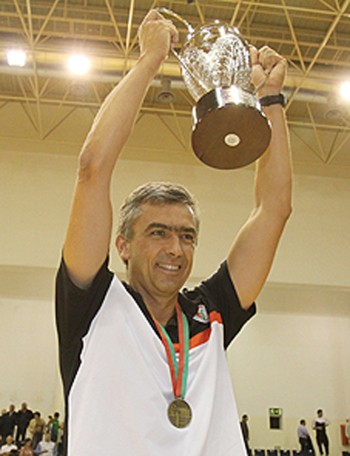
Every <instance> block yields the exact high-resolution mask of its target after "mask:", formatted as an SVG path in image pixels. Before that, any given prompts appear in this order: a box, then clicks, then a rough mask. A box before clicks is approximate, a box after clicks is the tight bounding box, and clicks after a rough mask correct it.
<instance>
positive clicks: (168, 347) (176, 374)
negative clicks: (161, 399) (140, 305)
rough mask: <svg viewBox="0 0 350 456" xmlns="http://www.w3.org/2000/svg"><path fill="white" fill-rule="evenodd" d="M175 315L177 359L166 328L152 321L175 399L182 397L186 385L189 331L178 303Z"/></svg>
mask: <svg viewBox="0 0 350 456" xmlns="http://www.w3.org/2000/svg"><path fill="white" fill-rule="evenodd" d="M176 315H177V324H178V334H179V346H180V353H179V361H177V358H176V353H175V348H174V344H173V342H172V340H171V339H170V337H169V334H168V332H167V330H166V329H165V328H164V327H163V326H162V325H161V324H160V323H158V322H157V321H156V320H154V322H155V324H156V326H157V329H158V331H159V334H160V337H161V339H162V342H163V345H164V347H165V352H166V355H167V358H168V363H169V369H170V376H171V383H172V386H173V391H174V396H175V398H176V399H177V398H180V397H181V399H183V398H184V397H185V394H186V387H187V376H188V360H189V347H190V331H189V327H188V321H187V318H186V315H185V314H184V313H183V312H182V310H181V308H180V306H179V304H178V303H176Z"/></svg>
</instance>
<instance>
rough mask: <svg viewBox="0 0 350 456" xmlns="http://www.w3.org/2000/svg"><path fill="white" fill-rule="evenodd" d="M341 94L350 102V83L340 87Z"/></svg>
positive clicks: (347, 82) (344, 83)
mask: <svg viewBox="0 0 350 456" xmlns="http://www.w3.org/2000/svg"><path fill="white" fill-rule="evenodd" d="M339 92H340V95H341V96H342V98H343V99H344V100H346V101H350V81H345V82H343V84H342V85H341V86H340V90H339Z"/></svg>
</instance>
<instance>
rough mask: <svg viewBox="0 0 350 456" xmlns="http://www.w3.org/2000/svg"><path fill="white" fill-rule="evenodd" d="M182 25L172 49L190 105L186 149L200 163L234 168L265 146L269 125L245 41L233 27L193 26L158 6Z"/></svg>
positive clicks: (252, 159)
mask: <svg viewBox="0 0 350 456" xmlns="http://www.w3.org/2000/svg"><path fill="white" fill-rule="evenodd" d="M159 11H160V12H161V13H165V14H168V15H170V16H173V17H174V18H176V19H178V20H179V21H181V22H182V23H183V24H185V25H186V27H187V30H188V34H187V40H186V42H185V43H184V44H183V46H182V48H181V51H180V53H178V52H176V51H175V50H173V53H174V55H175V56H176V58H177V59H178V61H179V63H180V67H181V72H182V76H183V79H184V82H185V84H186V87H187V89H188V91H189V92H190V94H191V95H192V97H193V98H194V100H195V101H196V105H195V106H194V108H193V111H192V114H193V132H192V148H193V150H194V152H195V154H196V155H197V157H198V158H199V159H200V160H201V161H202V162H204V163H205V164H207V165H209V166H212V167H214V168H219V169H234V168H240V167H242V166H245V165H248V164H249V163H252V162H253V161H255V160H256V159H257V158H259V157H260V156H261V155H262V154H263V153H264V151H265V150H266V149H267V147H268V145H269V142H270V139H271V129H270V125H269V122H268V120H267V118H266V117H265V115H264V113H263V112H262V110H261V106H260V103H259V100H258V99H257V97H256V96H255V93H254V88H253V86H252V84H251V82H250V76H251V65H250V53H249V47H248V43H247V42H246V41H244V40H243V39H242V37H241V35H240V33H239V31H238V29H237V28H236V27H233V26H231V25H227V24H225V23H223V22H219V21H215V22H213V23H211V24H207V25H202V26H200V27H197V28H195V29H194V28H193V27H192V26H191V25H190V24H189V23H188V22H187V21H186V20H184V19H183V18H182V17H181V16H179V15H178V14H176V13H174V12H173V11H171V10H168V9H166V8H159Z"/></svg>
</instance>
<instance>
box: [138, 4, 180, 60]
mask: <svg viewBox="0 0 350 456" xmlns="http://www.w3.org/2000/svg"><path fill="white" fill-rule="evenodd" d="M138 36H139V43H140V50H141V58H150V59H152V60H153V61H154V64H155V65H157V66H159V65H160V64H161V63H162V62H163V61H164V60H165V59H166V58H167V56H168V54H169V51H170V49H171V46H173V45H174V44H176V43H177V41H178V31H177V29H176V27H175V26H174V24H173V23H172V21H171V20H168V19H165V18H164V16H162V15H161V14H160V13H159V12H158V11H156V10H151V11H150V12H149V13H148V14H147V15H146V16H145V18H144V20H143V21H142V23H141V25H140V27H139V31H138Z"/></svg>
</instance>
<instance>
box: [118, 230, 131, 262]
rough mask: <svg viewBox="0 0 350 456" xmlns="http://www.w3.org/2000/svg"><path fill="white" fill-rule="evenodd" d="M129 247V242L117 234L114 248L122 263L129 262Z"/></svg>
mask: <svg viewBox="0 0 350 456" xmlns="http://www.w3.org/2000/svg"><path fill="white" fill-rule="evenodd" d="M129 245H130V244H129V241H127V240H126V239H125V238H124V237H123V236H121V235H120V234H118V236H117V237H116V240H115V246H116V248H117V250H118V253H119V256H120V258H121V259H122V260H123V261H124V263H127V262H128V260H129V256H130V252H129Z"/></svg>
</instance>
